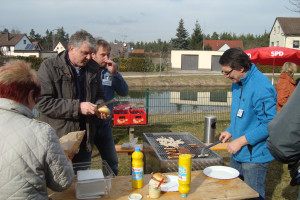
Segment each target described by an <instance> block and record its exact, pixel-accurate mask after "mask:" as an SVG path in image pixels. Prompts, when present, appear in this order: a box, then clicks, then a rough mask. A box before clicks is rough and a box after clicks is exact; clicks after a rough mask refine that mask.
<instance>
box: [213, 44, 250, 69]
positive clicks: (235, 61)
mask: <svg viewBox="0 0 300 200" xmlns="http://www.w3.org/2000/svg"><path fill="white" fill-rule="evenodd" d="M219 63H220V64H221V65H223V66H230V67H231V68H232V69H236V70H238V69H241V67H244V71H245V72H247V71H248V70H249V69H250V68H251V60H250V58H249V56H248V55H247V54H246V53H245V52H244V51H243V50H242V49H240V48H230V49H227V50H226V51H225V52H224V53H223V55H222V56H221V58H220V60H219Z"/></svg>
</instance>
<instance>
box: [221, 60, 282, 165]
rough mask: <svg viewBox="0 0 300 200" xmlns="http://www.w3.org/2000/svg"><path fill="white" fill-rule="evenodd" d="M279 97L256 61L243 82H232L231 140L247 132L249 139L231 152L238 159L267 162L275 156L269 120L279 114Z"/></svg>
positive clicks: (247, 161)
mask: <svg viewBox="0 0 300 200" xmlns="http://www.w3.org/2000/svg"><path fill="white" fill-rule="evenodd" d="M276 98H277V94H276V90H275V88H274V87H273V86H272V84H271V82H270V80H269V79H268V78H267V77H266V76H265V75H263V74H262V73H261V72H260V71H259V70H258V69H257V68H256V66H255V65H254V64H252V66H251V69H250V70H249V71H248V72H247V74H246V76H245V77H244V78H242V79H241V85H240V84H238V83H233V84H232V105H231V123H230V126H229V128H228V129H227V130H226V131H228V132H229V133H230V134H231V135H232V140H235V139H237V138H239V137H241V136H243V135H245V137H246V139H247V141H248V143H249V144H248V145H245V146H243V147H242V148H241V150H240V151H238V152H237V153H236V154H233V155H232V156H233V158H234V159H235V160H236V161H239V162H246V163H265V162H269V161H271V160H273V159H274V158H273V156H272V155H271V154H270V152H269V150H268V148H267V145H266V139H267V137H268V129H267V126H268V123H269V122H270V121H271V120H272V119H273V118H274V117H275V115H276ZM238 111H240V112H239V115H238Z"/></svg>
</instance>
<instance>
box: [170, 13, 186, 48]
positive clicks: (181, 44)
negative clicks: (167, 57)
mask: <svg viewBox="0 0 300 200" xmlns="http://www.w3.org/2000/svg"><path fill="white" fill-rule="evenodd" d="M176 31H177V33H176V36H177V38H174V39H171V40H172V45H173V48H174V49H188V40H187V38H188V36H189V34H188V32H187V30H186V29H185V28H184V22H183V19H180V21H179V26H178V28H177V29H176Z"/></svg>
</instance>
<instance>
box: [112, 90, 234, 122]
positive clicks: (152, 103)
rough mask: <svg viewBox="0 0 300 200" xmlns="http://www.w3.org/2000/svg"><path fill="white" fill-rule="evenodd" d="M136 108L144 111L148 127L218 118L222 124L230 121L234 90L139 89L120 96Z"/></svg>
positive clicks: (120, 98)
mask: <svg viewBox="0 0 300 200" xmlns="http://www.w3.org/2000/svg"><path fill="white" fill-rule="evenodd" d="M117 99H118V100H119V101H120V102H125V103H129V104H131V107H132V108H139V109H140V108H143V109H144V110H145V112H146V113H147V116H148V118H147V122H148V124H158V123H162V124H164V123H179V122H199V121H204V119H205V116H207V115H214V116H216V117H217V119H218V121H227V120H230V108H231V91H230V89H201V90H199V89H198V90H195V89H193V90H183V89H180V90H150V89H148V88H147V89H144V90H135V91H131V92H130V94H129V96H128V97H117Z"/></svg>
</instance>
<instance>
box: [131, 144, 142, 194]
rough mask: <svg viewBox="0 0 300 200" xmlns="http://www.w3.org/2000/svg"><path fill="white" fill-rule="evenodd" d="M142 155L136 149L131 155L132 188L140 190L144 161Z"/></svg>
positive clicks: (138, 149)
mask: <svg viewBox="0 0 300 200" xmlns="http://www.w3.org/2000/svg"><path fill="white" fill-rule="evenodd" d="M143 157H144V155H143V153H142V152H141V150H140V148H138V147H136V148H135V151H134V152H133V153H132V165H131V166H132V167H131V174H132V188H142V187H143V186H144V161H143Z"/></svg>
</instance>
